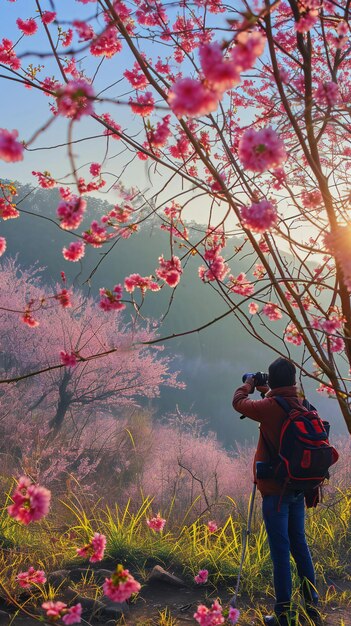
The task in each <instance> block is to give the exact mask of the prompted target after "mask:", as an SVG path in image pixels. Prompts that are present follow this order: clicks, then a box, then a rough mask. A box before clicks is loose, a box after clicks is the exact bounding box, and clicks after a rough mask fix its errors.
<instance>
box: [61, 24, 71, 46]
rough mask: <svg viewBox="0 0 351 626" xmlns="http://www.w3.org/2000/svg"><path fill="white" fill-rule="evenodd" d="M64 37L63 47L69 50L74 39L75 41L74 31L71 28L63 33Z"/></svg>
mask: <svg viewBox="0 0 351 626" xmlns="http://www.w3.org/2000/svg"><path fill="white" fill-rule="evenodd" d="M63 35H64V37H63V39H62V46H63V47H64V48H68V47H69V46H70V45H71V43H72V39H73V30H72V29H71V28H69V29H68V30H67V31H66V32H65V33H63Z"/></svg>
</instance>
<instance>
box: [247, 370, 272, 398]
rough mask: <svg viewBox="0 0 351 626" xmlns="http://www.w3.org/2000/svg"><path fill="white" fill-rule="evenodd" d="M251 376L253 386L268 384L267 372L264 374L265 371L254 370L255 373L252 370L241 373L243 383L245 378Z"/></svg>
mask: <svg viewBox="0 0 351 626" xmlns="http://www.w3.org/2000/svg"><path fill="white" fill-rule="evenodd" d="M251 376H252V378H253V379H254V384H255V387H265V386H267V385H268V374H266V373H265V372H256V374H253V373H252V372H246V374H243V377H242V381H243V383H244V382H245V380H246V379H247V378H249V377H251ZM253 392H254V390H252V391H251V393H253Z"/></svg>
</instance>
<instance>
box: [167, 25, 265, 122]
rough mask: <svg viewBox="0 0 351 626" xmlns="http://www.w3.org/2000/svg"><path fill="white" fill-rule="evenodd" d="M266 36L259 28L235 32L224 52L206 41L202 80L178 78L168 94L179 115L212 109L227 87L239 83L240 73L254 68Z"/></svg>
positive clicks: (203, 50)
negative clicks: (231, 42) (233, 42)
mask: <svg viewBox="0 0 351 626" xmlns="http://www.w3.org/2000/svg"><path fill="white" fill-rule="evenodd" d="M264 46H265V37H264V36H263V35H262V33H260V32H259V31H253V32H251V33H248V32H246V31H244V32H241V33H239V34H238V35H237V37H236V40H235V46H234V47H233V48H232V50H231V51H230V52H226V53H225V54H223V51H222V48H221V46H220V45H219V44H218V43H205V44H204V45H202V46H201V47H200V50H199V56H200V63H201V69H202V73H203V79H202V80H196V79H193V78H181V79H180V80H178V81H177V82H175V83H174V84H173V86H172V89H171V90H170V92H169V94H168V102H169V105H170V107H171V109H172V110H173V112H174V113H175V115H177V116H178V117H181V116H182V115H187V116H188V117H197V116H200V115H206V114H207V113H211V112H213V111H215V110H216V109H217V107H218V104H219V102H220V100H221V99H222V97H223V95H224V93H225V91H226V90H228V89H230V88H232V87H234V86H235V85H237V84H238V83H239V82H240V74H241V72H243V71H246V70H248V69H250V68H251V67H253V65H254V64H255V62H256V59H257V58H258V57H259V56H260V55H261V54H262V53H263V50H264Z"/></svg>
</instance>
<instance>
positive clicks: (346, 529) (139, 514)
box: [0, 489, 351, 626]
mask: <svg viewBox="0 0 351 626" xmlns="http://www.w3.org/2000/svg"><path fill="white" fill-rule="evenodd" d="M7 505H8V501H7V500H6V501H5V502H4V505H3V507H2V509H1V510H0V541H1V543H2V549H1V551H0V595H3V596H7V597H9V598H10V599H11V601H16V598H17V599H18V598H19V597H20V591H21V590H20V589H19V587H18V585H17V583H16V581H15V576H16V573H17V572H19V571H23V570H25V569H27V568H28V566H30V565H33V566H34V567H36V568H38V569H44V571H46V572H47V573H49V572H50V571H53V570H54V569H61V568H64V567H75V566H87V567H88V562H87V561H86V560H83V559H81V558H77V557H76V548H77V547H81V546H82V545H84V544H85V543H87V542H88V541H89V540H90V538H91V536H92V534H93V533H94V532H100V533H103V534H105V535H106V537H107V550H106V560H104V562H103V563H101V564H99V565H100V566H101V567H110V568H111V569H112V568H113V567H114V565H115V564H117V563H122V564H123V565H124V566H125V567H128V568H129V569H130V570H131V571H132V572H133V573H134V575H135V576H136V578H137V579H138V580H140V582H144V581H145V579H146V576H147V572H148V571H149V569H150V568H151V567H152V566H153V565H155V564H157V563H158V564H160V565H162V566H163V567H165V568H168V569H170V570H171V571H172V572H174V573H175V574H178V575H179V576H182V577H183V578H184V579H185V580H186V581H187V582H188V583H192V582H193V577H194V575H195V574H196V573H197V572H198V570H199V569H207V570H208V571H209V583H208V586H207V587H206V589H208V592H209V594H210V595H211V597H213V594H215V593H216V592H217V591H218V593H220V592H221V590H224V589H227V590H229V592H230V591H231V590H232V591H234V587H235V583H236V580H237V574H238V568H239V563H240V557H241V550H242V542H243V534H244V530H245V523H244V520H243V519H242V518H241V517H239V516H238V515H237V516H235V511H236V509H235V507H233V511H234V513H233V515H229V516H227V518H226V519H224V520H222V523H221V524H220V525H219V528H218V530H217V531H216V532H215V533H210V532H209V530H208V528H207V526H206V524H205V523H204V521H203V520H202V519H200V520H196V521H194V522H192V523H189V524H186V523H184V524H183V525H182V526H180V527H173V528H172V526H171V523H170V522H169V521H168V522H167V524H166V528H165V530H164V532H163V533H156V532H154V531H152V530H150V529H149V528H148V526H147V524H146V518H147V517H151V516H152V514H153V512H152V498H144V499H143V501H142V503H141V505H140V506H138V507H134V506H133V503H132V502H130V501H129V502H128V503H127V504H126V505H125V506H124V507H123V508H121V507H119V506H118V505H115V507H114V508H108V507H104V506H103V504H102V503H100V502H98V503H93V504H92V503H91V502H89V501H87V500H86V499H83V500H82V501H80V500H79V499H77V498H70V499H66V500H62V501H61V502H60V505H58V504H57V505H56V506H57V507H58V510H57V511H52V513H51V514H50V516H48V518H46V520H43V521H42V522H39V523H36V524H32V525H30V526H28V527H23V526H21V525H20V524H18V523H17V522H16V521H14V520H13V519H11V518H10V517H9V516H8V514H7V510H6V507H7ZM173 506H174V503H172V505H171V507H173ZM259 508H260V503H259V500H258V501H257V502H256V512H255V516H254V518H253V519H254V524H253V528H252V530H251V534H250V536H249V541H248V545H247V551H246V558H245V561H244V567H243V572H242V577H241V583H240V602H242V604H243V606H246V607H248V608H247V610H244V611H243V614H242V617H241V623H242V624H243V625H244V624H245V622H246V621H247V623H249V622H250V620H252V614H253V612H255V615H256V617H260V614H261V611H262V612H263V613H264V611H265V610H266V609H267V610H268V609H269V606H267V607H265V603H267V598H268V603H269V602H270V599H272V597H273V589H272V575H271V561H270V556H269V548H268V542H267V537H266V533H265V529H264V524H263V522H262V520H261V516H260V513H259ZM165 517H166V515H165ZM218 521H219V520H218ZM167 528H168V530H166V529H167ZM306 532H307V535H308V541H309V544H310V547H311V550H312V553H313V559H314V563H315V567H316V571H317V576H318V586H319V589H320V591H321V607H322V611H323V608H325V607H327V606H330V607H332V606H337V605H343V606H344V607H346V606H349V607H351V590H350V589H348V587H350V584H349V583H350V579H351V576H350V573H351V572H350V573H349V575H347V574H345V571H346V570H345V566H346V565H348V564H349V563H350V562H351V558H350V556H351V489H345V490H344V491H341V490H337V491H335V492H334V493H333V494H331V495H329V496H328V498H326V499H325V501H324V502H322V503H321V504H320V505H319V506H318V507H317V509H313V510H309V511H308V514H307V521H306ZM294 577H295V583H296V586H297V582H298V581H297V575H296V572H294ZM88 578H89V576H88ZM88 578H87V580H86V581H85V583H84V580H83V581H82V582H81V583H79V584H77V592H78V591H79V590H80V589H81V588H82V586H83V587H84V584H85V586H86V588H87V589H86V591H87V593H88V587H89V589H90V592H89V593H91V594H93V595H94V597H95V596H96V597H97V595H98V594H99V590H97V589H96V588H95V587H94V585H93V581H92V580H91V579H89V580H88ZM341 579H343V581H344V582H343V584H341V585H340V586H338V585H337V582H338V581H340V580H341ZM331 581H335V585H334V584H333V582H331ZM43 594H44V596H45V599H54V598H56V597H57V598H59V597H60V589H59V588H58V589H54V588H53V587H48V586H47V587H46V590H45V591H43V590H39V589H34V591H33V593H32V598H31V602H32V604H34V605H37V604H38V603H39V602H42V601H43ZM296 601H298V598H296ZM270 605H271V603H270ZM18 606H19V607H20V608H21V610H24V611H26V610H28V611H29V613H30V608H28V607H30V602H29V601H26V603H24V604H23V602H22V601H18ZM257 607H259V608H257ZM301 610H302V609H301ZM161 613H162V615H161ZM161 613H160V616H159V618H157V619H158V622H155V621H151V622H150V623H151V625H152V626H154V624H160V626H176V624H177V622H176V620H175V618H173V617H172V616H171V615H170V614H168V613H167V612H165V611H163V612H161ZM146 623H148V622H145V624H146ZM194 623H195V622H194ZM140 626H141V623H140ZM338 626H339V625H338ZM340 626H342V620H341V621H340Z"/></svg>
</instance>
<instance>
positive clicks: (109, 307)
mask: <svg viewBox="0 0 351 626" xmlns="http://www.w3.org/2000/svg"><path fill="white" fill-rule="evenodd" d="M122 291H123V288H122V285H115V287H114V288H113V290H112V291H110V290H109V289H100V302H99V307H100V308H101V309H102V310H103V311H123V309H125V308H126V305H125V304H123V303H122V302H121V299H122Z"/></svg>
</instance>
